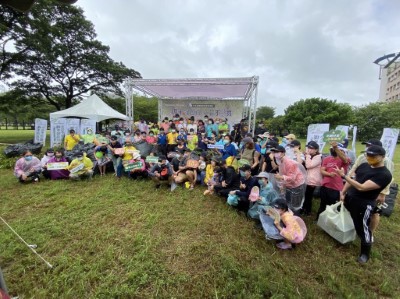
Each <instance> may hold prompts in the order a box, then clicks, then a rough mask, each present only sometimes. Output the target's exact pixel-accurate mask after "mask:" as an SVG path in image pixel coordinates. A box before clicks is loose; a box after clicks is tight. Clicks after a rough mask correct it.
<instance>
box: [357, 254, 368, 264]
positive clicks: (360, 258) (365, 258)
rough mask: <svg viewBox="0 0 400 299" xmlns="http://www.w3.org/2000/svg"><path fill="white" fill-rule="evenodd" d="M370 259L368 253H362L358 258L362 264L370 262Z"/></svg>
mask: <svg viewBox="0 0 400 299" xmlns="http://www.w3.org/2000/svg"><path fill="white" fill-rule="evenodd" d="M368 260H369V256H368V255H366V254H362V255H360V256H359V257H358V258H357V262H359V263H360V264H365V263H366V262H368Z"/></svg>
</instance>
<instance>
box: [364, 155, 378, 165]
mask: <svg viewBox="0 0 400 299" xmlns="http://www.w3.org/2000/svg"><path fill="white" fill-rule="evenodd" d="M366 158H367V162H368V164H369V165H375V164H378V163H379V157H372V156H367V157H366Z"/></svg>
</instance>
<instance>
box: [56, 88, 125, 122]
mask: <svg viewBox="0 0 400 299" xmlns="http://www.w3.org/2000/svg"><path fill="white" fill-rule="evenodd" d="M61 117H76V118H89V119H93V120H95V121H96V122H100V121H102V120H105V119H122V120H129V118H128V117H127V116H126V115H124V114H122V113H119V112H118V111H116V110H114V109H113V108H111V107H110V106H108V105H107V104H106V103H104V102H103V100H102V99H100V98H99V97H98V96H97V95H95V94H93V95H91V96H90V97H88V98H87V99H86V100H83V101H82V102H81V103H79V104H77V105H75V106H73V107H71V108H68V109H65V110H61V111H57V112H54V113H50V119H56V118H61Z"/></svg>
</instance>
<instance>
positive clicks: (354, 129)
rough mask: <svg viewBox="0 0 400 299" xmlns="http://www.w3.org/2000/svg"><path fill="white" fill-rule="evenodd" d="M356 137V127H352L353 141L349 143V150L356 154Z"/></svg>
mask: <svg viewBox="0 0 400 299" xmlns="http://www.w3.org/2000/svg"><path fill="white" fill-rule="evenodd" d="M356 137H357V126H354V127H353V141H352V143H351V150H352V151H353V152H354V153H356Z"/></svg>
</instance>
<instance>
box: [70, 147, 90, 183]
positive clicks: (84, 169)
mask: <svg viewBox="0 0 400 299" xmlns="http://www.w3.org/2000/svg"><path fill="white" fill-rule="evenodd" d="M67 170H69V171H70V174H69V177H70V178H71V179H73V180H80V179H82V178H88V179H91V178H92V176H93V162H92V160H90V159H89V158H88V157H86V154H84V153H83V152H78V153H76V154H75V159H73V160H72V161H71V164H69V166H68V167H67Z"/></svg>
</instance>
